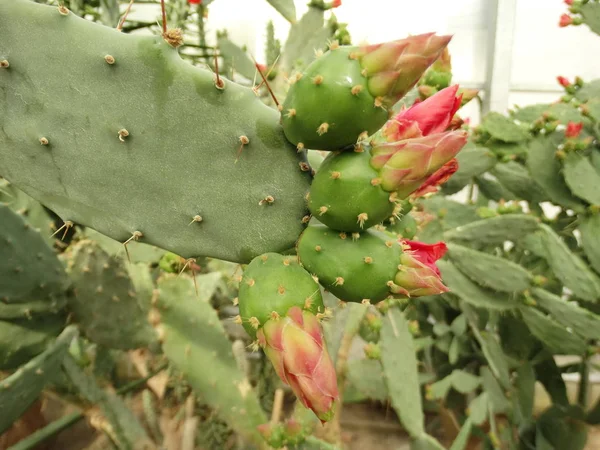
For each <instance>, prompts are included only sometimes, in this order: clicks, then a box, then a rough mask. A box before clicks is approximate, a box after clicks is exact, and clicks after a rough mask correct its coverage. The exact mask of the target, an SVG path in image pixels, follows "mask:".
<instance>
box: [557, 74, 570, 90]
mask: <svg viewBox="0 0 600 450" xmlns="http://www.w3.org/2000/svg"><path fill="white" fill-rule="evenodd" d="M556 81H558V84H560V85H561V86H562V87H565V88H567V87H569V86H571V82H570V81H569V79H568V78H566V77H563V76H558V77H556Z"/></svg>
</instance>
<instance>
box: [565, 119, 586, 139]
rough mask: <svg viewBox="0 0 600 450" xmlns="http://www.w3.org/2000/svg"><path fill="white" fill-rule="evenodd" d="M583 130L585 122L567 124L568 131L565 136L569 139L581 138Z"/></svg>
mask: <svg viewBox="0 0 600 450" xmlns="http://www.w3.org/2000/svg"><path fill="white" fill-rule="evenodd" d="M582 128H583V122H579V123H575V122H569V123H568V124H567V129H566V130H565V136H566V137H568V138H576V137H577V136H579V133H581V129H582Z"/></svg>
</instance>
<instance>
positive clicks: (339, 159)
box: [308, 152, 395, 232]
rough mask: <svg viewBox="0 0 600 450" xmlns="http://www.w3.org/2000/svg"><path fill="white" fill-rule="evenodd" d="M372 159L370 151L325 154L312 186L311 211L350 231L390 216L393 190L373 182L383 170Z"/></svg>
mask: <svg viewBox="0 0 600 450" xmlns="http://www.w3.org/2000/svg"><path fill="white" fill-rule="evenodd" d="M369 159H370V155H369V153H368V152H343V153H339V154H335V153H332V154H330V155H329V156H328V157H327V158H325V161H323V164H322V165H321V167H320V168H319V171H318V172H317V174H316V175H315V178H314V180H313V184H312V186H311V188H310V200H309V203H308V206H309V209H310V212H311V214H312V215H313V216H315V217H316V218H317V219H319V221H320V222H322V223H324V224H325V225H327V226H328V227H329V228H333V229H334V230H341V231H349V232H353V231H355V232H356V231H364V230H366V229H368V228H370V227H372V226H373V225H376V224H378V223H381V222H383V221H384V220H385V219H387V218H388V217H390V216H391V215H392V212H393V211H394V206H395V204H394V203H393V202H390V200H389V197H390V193H389V192H386V191H384V190H383V189H381V186H379V185H376V186H373V185H372V184H371V180H373V179H375V178H378V176H379V174H378V172H377V171H376V170H375V169H373V168H372V167H371V165H370V164H369ZM321 208H323V210H321ZM325 208H327V210H326V211H325ZM323 211H325V212H323ZM364 214H366V216H367V218H366V219H364V217H363V216H362V215H364ZM359 216H360V217H359ZM361 217H362V220H361Z"/></svg>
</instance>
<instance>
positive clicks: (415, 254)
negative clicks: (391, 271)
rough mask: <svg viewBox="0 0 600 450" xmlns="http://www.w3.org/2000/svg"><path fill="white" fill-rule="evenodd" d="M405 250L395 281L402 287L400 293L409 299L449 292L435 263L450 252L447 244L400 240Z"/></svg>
mask: <svg viewBox="0 0 600 450" xmlns="http://www.w3.org/2000/svg"><path fill="white" fill-rule="evenodd" d="M399 241H400V242H401V243H402V245H403V247H404V248H405V250H404V253H403V254H402V256H401V257H400V263H401V265H400V266H399V269H400V270H399V272H398V273H397V274H396V277H395V279H394V281H395V283H396V284H397V285H398V286H400V289H399V291H400V292H399V293H400V294H404V295H406V296H408V297H420V296H424V295H435V294H441V293H444V292H448V290H449V289H448V288H447V287H446V286H445V285H444V283H442V280H441V278H440V270H439V269H438V268H437V266H436V265H435V262H436V261H437V260H438V259H440V258H441V257H442V256H444V254H445V253H446V251H447V250H448V249H447V247H446V244H445V243H443V242H438V243H437V244H433V245H429V244H423V243H422V242H415V241H409V240H408V239H405V240H403V239H400V240H399Z"/></svg>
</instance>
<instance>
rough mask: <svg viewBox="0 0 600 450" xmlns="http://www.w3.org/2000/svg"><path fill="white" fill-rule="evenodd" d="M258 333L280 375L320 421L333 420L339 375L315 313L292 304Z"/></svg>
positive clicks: (259, 339)
mask: <svg viewBox="0 0 600 450" xmlns="http://www.w3.org/2000/svg"><path fill="white" fill-rule="evenodd" d="M256 336H257V338H258V342H259V344H260V346H261V347H262V348H263V350H264V351H265V354H266V355H267V357H268V358H269V359H270V360H271V362H272V364H273V366H274V367H275V370H276V371H277V375H279V378H281V380H282V381H283V382H284V383H286V384H288V385H289V386H290V387H291V388H292V390H293V391H294V393H295V394H296V396H297V397H298V399H299V400H300V401H301V402H302V403H303V404H304V406H306V407H307V408H310V409H311V410H312V411H313V412H314V413H315V414H316V415H317V417H318V418H319V419H320V420H321V422H327V421H328V420H330V419H331V418H332V417H333V414H334V411H335V403H336V401H337V400H338V388H337V378H336V374H335V368H334V366H333V362H332V361H331V358H330V357H329V353H328V352H327V348H326V347H325V342H324V341H323V333H322V330H321V325H320V324H319V321H318V320H317V318H316V317H315V315H314V314H312V313H311V312H309V311H303V310H301V309H300V308H299V307H297V306H293V307H292V308H290V309H289V310H288V312H287V315H286V316H285V317H281V318H279V319H270V320H268V321H267V322H266V323H265V325H264V326H263V327H262V328H261V329H259V330H258V332H257V333H256Z"/></svg>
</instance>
